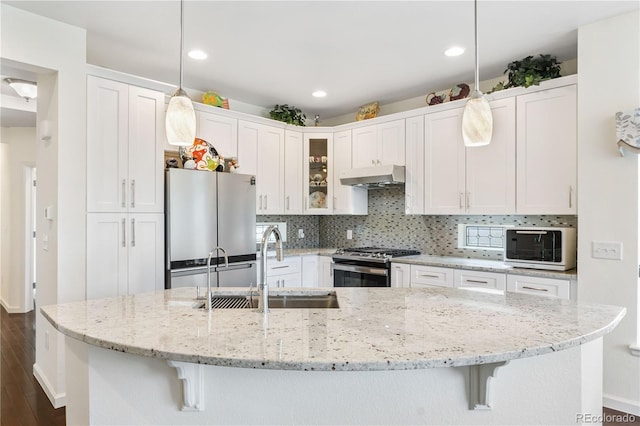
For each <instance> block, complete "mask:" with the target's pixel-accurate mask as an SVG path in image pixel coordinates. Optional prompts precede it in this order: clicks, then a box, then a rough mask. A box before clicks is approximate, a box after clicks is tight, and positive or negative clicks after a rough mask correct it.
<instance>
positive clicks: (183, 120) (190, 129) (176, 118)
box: [165, 88, 196, 146]
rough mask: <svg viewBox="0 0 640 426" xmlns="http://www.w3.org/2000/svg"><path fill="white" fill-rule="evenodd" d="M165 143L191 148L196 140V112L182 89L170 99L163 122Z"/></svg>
mask: <svg viewBox="0 0 640 426" xmlns="http://www.w3.org/2000/svg"><path fill="white" fill-rule="evenodd" d="M165 126H166V130H167V141H168V142H169V143H170V144H171V145H178V146H191V145H193V141H194V140H195V138H196V112H195V110H194V109H193V103H192V102H191V99H189V97H188V96H187V94H186V93H185V91H184V90H182V88H180V89H178V91H177V92H176V93H175V94H174V95H173V96H172V97H171V99H170V100H169V106H168V107H167V117H166V121H165Z"/></svg>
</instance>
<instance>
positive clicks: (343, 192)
mask: <svg viewBox="0 0 640 426" xmlns="http://www.w3.org/2000/svg"><path fill="white" fill-rule="evenodd" d="M351 157H352V149H351V130H344V131H341V132H337V133H334V134H333V180H332V182H333V213H334V214H351V215H359V214H367V210H368V204H367V203H368V200H369V198H368V196H369V193H368V191H367V190H366V189H365V188H357V187H354V186H349V185H342V184H340V173H342V172H343V171H346V170H349V169H351V167H352V166H351Z"/></svg>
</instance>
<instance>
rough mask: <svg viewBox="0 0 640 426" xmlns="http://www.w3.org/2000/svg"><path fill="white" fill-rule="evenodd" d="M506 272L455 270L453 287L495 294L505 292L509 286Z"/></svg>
mask: <svg viewBox="0 0 640 426" xmlns="http://www.w3.org/2000/svg"><path fill="white" fill-rule="evenodd" d="M506 283H507V280H506V276H505V274H501V273H498V272H484V271H467V270H464V269H455V270H454V271H453V287H455V288H459V289H462V290H473V291H482V292H486V293H493V294H504V292H505V289H506V287H507V284H506Z"/></svg>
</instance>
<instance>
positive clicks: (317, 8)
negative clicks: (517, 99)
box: [3, 0, 640, 118]
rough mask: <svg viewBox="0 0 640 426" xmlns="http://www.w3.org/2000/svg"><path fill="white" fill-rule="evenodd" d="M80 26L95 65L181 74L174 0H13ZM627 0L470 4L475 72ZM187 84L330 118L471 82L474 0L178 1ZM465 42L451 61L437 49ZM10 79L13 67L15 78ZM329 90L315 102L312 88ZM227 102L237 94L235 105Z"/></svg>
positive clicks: (573, 50)
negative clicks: (476, 47) (201, 57)
mask: <svg viewBox="0 0 640 426" xmlns="http://www.w3.org/2000/svg"><path fill="white" fill-rule="evenodd" d="M3 1H4V3H6V4H9V5H11V6H14V7H17V8H20V9H24V10H27V11H31V12H33V13H36V14H39V15H43V16H47V17H50V18H53V19H56V20H59V21H62V22H66V23H69V24H72V25H76V26H79V27H83V28H86V29H87V61H88V62H89V63H91V64H95V65H99V66H102V67H106V68H111V69H115V70H118V71H123V72H126V73H130V74H134V75H139V76H142V77H146V78H150V79H154V80H159V81H163V82H168V83H174V84H177V83H178V79H179V73H178V65H179V31H180V29H179V24H180V21H179V10H180V9H179V7H180V6H179V1H176V0H164V1H157V0H156V1H55V0H50V1H27V0H23V1H9V0H3ZM639 6H640V2H639V1H638V0H633V1H588V0H573V1H517V0H512V1H489V0H480V1H479V2H478V21H479V41H480V77H481V79H488V78H491V77H497V76H500V75H502V73H503V71H504V70H505V68H506V65H507V64H508V63H509V62H511V61H513V60H516V59H521V58H523V57H525V56H528V55H537V54H539V53H550V54H553V55H556V56H557V58H558V59H559V60H561V61H562V60H567V59H572V58H575V57H576V56H577V28H578V27H580V26H582V25H585V24H588V23H591V22H595V21H598V20H601V19H604V18H607V17H611V16H615V15H619V14H622V13H626V12H629V11H631V10H634V9H638V8H639ZM184 20H185V53H186V51H188V50H189V49H191V48H194V47H198V48H201V49H203V50H205V51H206V52H208V54H209V58H208V59H207V60H205V61H200V62H198V61H194V60H192V59H190V58H188V57H186V55H185V70H184V73H185V76H184V87H186V88H190V89H195V90H199V91H207V90H215V91H217V92H218V93H220V94H221V95H223V96H225V97H229V98H231V99H232V100H238V101H242V102H245V103H249V104H254V105H259V106H263V107H267V108H271V107H272V106H273V105H274V104H276V103H280V104H281V103H288V104H290V105H295V106H297V107H299V108H301V109H302V110H303V111H304V112H305V113H306V114H307V116H308V117H313V116H314V115H315V114H319V115H320V116H321V117H325V118H329V117H334V116H338V115H341V114H344V113H350V112H355V111H356V110H357V108H358V106H360V105H363V104H366V103H369V102H372V101H379V102H381V103H382V104H385V103H389V102H393V101H397V100H401V99H407V98H412V97H416V96H421V95H426V94H427V93H429V92H431V91H435V90H442V89H445V88H448V87H451V86H453V85H455V84H457V83H461V82H472V81H473V67H474V58H473V1H470V0H449V1H372V2H368V1H202V0H201V1H195V0H185V4H184ZM454 44H455V45H460V46H463V47H465V48H466V49H467V50H466V53H465V54H464V55H462V56H460V57H457V58H448V57H445V56H444V54H443V52H444V50H445V49H447V48H448V47H450V46H452V45H454ZM14 77H15V76H14ZM316 89H323V90H325V91H326V92H327V93H328V95H327V97H326V98H323V99H316V98H313V97H312V96H311V92H313V91H314V90H316ZM231 108H232V109H233V102H232V103H231Z"/></svg>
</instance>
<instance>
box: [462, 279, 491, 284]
mask: <svg viewBox="0 0 640 426" xmlns="http://www.w3.org/2000/svg"><path fill="white" fill-rule="evenodd" d="M464 282H467V283H472V284H489V281H480V280H464Z"/></svg>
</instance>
